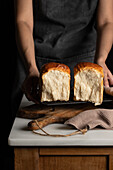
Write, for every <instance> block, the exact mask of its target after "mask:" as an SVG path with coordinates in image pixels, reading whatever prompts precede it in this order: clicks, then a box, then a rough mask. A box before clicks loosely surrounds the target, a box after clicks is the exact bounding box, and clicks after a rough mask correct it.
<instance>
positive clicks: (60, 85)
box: [39, 62, 70, 102]
mask: <svg viewBox="0 0 113 170" xmlns="http://www.w3.org/2000/svg"><path fill="white" fill-rule="evenodd" d="M39 88H40V100H41V102H44V101H49V102H50V101H58V100H59V101H68V100H69V97H70V69H69V67H68V66H67V65H65V64H60V63H54V62H51V63H47V64H45V65H43V66H42V68H41V71H40V85H39Z"/></svg>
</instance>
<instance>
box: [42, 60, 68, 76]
mask: <svg viewBox="0 0 113 170" xmlns="http://www.w3.org/2000/svg"><path fill="white" fill-rule="evenodd" d="M51 70H59V71H63V72H65V73H68V74H69V75H70V68H69V67H68V66H67V65H65V64H61V63H54V62H50V63H47V64H44V65H43V66H42V67H41V70H40V74H41V76H42V75H43V74H45V73H47V72H48V71H51Z"/></svg>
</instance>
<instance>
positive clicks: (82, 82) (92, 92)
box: [74, 62, 104, 105]
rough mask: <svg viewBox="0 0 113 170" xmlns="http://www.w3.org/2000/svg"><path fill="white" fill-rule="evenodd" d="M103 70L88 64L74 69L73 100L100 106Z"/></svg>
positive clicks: (83, 63) (95, 65) (81, 64)
mask: <svg viewBox="0 0 113 170" xmlns="http://www.w3.org/2000/svg"><path fill="white" fill-rule="evenodd" d="M103 77H104V74H103V68H102V67H101V66H99V65H97V64H94V63H89V62H81V63H78V64H77V65H76V66H75V67H74V100H75V101H89V102H92V103H95V105H100V104H101V103H102V101H103Z"/></svg>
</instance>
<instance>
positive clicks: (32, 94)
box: [22, 77, 39, 104]
mask: <svg viewBox="0 0 113 170" xmlns="http://www.w3.org/2000/svg"><path fill="white" fill-rule="evenodd" d="M37 85H38V78H37V77H28V78H26V79H25V80H24V82H23V85H22V91H23V92H24V94H25V96H26V97H27V99H28V100H29V101H33V102H34V103H36V104H37V103H39V102H38V101H39V100H38V97H37V96H38V94H37Z"/></svg>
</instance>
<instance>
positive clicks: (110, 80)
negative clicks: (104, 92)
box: [108, 70, 113, 86]
mask: <svg viewBox="0 0 113 170" xmlns="http://www.w3.org/2000/svg"><path fill="white" fill-rule="evenodd" d="M108 79H109V84H110V86H113V75H112V73H111V72H110V70H108Z"/></svg>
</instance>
